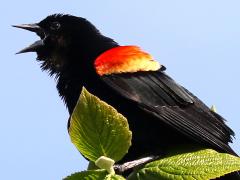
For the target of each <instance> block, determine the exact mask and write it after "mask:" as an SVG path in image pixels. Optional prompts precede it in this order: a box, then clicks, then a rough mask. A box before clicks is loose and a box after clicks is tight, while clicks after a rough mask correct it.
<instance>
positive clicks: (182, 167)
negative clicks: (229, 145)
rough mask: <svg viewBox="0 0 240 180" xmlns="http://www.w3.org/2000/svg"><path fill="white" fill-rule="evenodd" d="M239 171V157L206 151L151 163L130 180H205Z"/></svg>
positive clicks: (179, 155)
mask: <svg viewBox="0 0 240 180" xmlns="http://www.w3.org/2000/svg"><path fill="white" fill-rule="evenodd" d="M239 170H240V158H239V157H236V156H233V155H230V154H224V153H218V152H216V151H214V150H210V149H206V150H199V151H196V152H192V153H183V154H178V155H174V156H170V157H167V158H164V159H161V160H157V161H154V162H151V163H149V164H147V165H145V166H144V167H143V168H142V169H141V170H139V171H138V172H137V173H136V174H135V175H134V176H132V178H131V179H138V180H158V179H172V180H183V179H186V180H196V179H197V180H206V179H215V178H217V177H220V176H223V175H225V174H228V173H231V172H234V171H239ZM129 179H130V178H129Z"/></svg>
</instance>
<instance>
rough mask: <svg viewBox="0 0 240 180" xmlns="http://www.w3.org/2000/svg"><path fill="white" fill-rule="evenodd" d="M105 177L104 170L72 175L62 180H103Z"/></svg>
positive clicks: (105, 172)
mask: <svg viewBox="0 0 240 180" xmlns="http://www.w3.org/2000/svg"><path fill="white" fill-rule="evenodd" d="M107 175H108V173H107V171H105V170H91V171H83V172H78V173H75V174H72V175H71V176H68V177H66V178H64V180H83V179H84V180H103V179H105V178H106V177H107Z"/></svg>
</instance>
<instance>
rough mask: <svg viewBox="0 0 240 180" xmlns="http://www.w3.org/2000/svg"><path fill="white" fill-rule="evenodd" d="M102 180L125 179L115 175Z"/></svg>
mask: <svg viewBox="0 0 240 180" xmlns="http://www.w3.org/2000/svg"><path fill="white" fill-rule="evenodd" d="M104 180H125V178H124V177H122V176H119V175H116V174H109V175H107V176H106V177H105V179H104Z"/></svg>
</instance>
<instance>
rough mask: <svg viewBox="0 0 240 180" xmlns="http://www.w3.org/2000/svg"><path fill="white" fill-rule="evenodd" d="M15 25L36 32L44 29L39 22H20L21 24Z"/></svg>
mask: <svg viewBox="0 0 240 180" xmlns="http://www.w3.org/2000/svg"><path fill="white" fill-rule="evenodd" d="M13 27H16V28H21V29H25V30H28V31H32V32H35V33H37V32H39V31H41V30H42V28H41V27H40V26H39V25H37V24H20V25H13Z"/></svg>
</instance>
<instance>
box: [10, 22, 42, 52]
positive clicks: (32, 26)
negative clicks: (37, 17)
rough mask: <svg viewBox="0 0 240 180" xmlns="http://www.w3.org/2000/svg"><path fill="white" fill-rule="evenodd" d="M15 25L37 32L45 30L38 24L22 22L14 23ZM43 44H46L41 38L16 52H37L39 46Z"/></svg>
mask: <svg viewBox="0 0 240 180" xmlns="http://www.w3.org/2000/svg"><path fill="white" fill-rule="evenodd" d="M13 27H16V28H21V29H25V30H28V31H32V32H35V33H42V32H43V30H42V28H41V27H40V26H39V25H38V24H21V25H13ZM43 46H44V41H43V40H42V39H41V40H38V41H36V42H34V43H33V44H31V45H30V46H28V47H26V48H24V49H22V50H21V51H19V52H17V53H16V54H20V53H25V52H36V51H37V50H38V49H39V48H41V47H43Z"/></svg>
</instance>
